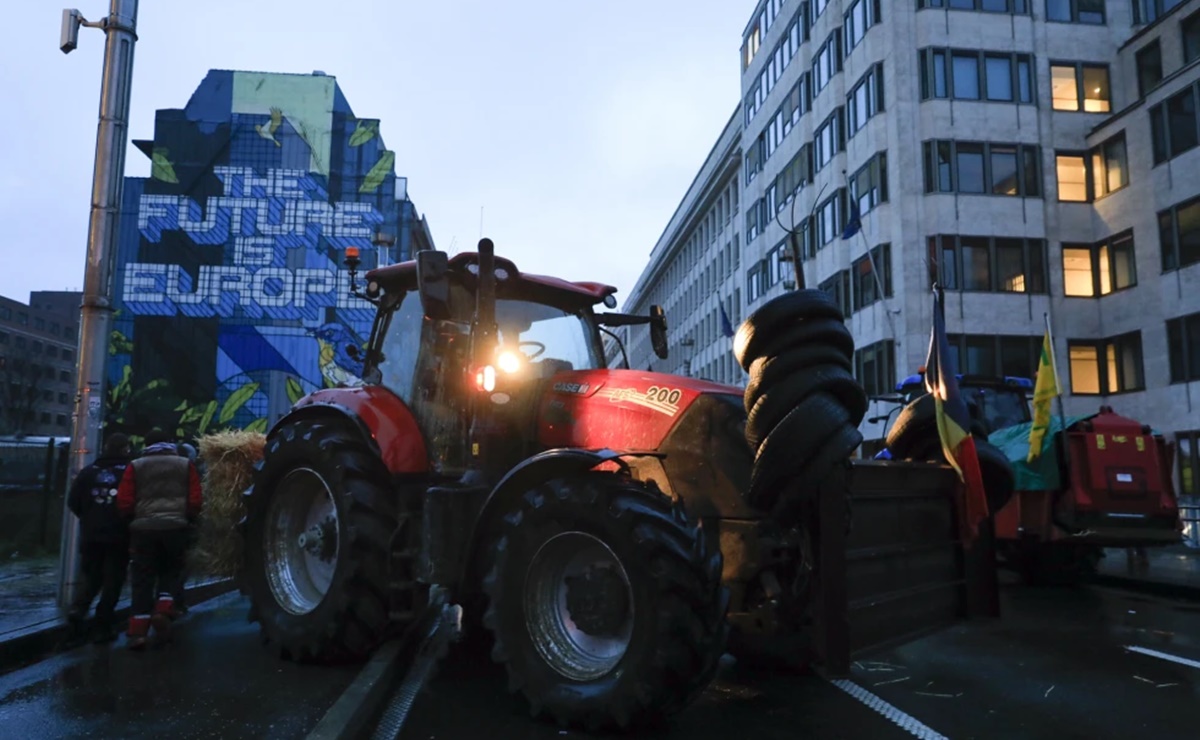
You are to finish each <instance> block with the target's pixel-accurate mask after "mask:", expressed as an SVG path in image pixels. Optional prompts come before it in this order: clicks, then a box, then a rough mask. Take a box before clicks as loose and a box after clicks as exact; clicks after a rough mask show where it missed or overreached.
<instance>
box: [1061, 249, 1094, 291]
mask: <svg viewBox="0 0 1200 740" xmlns="http://www.w3.org/2000/svg"><path fill="white" fill-rule="evenodd" d="M1095 282H1096V281H1095V279H1094V277H1093V275H1092V248H1091V246H1090V245H1076V246H1067V245H1065V244H1064V245H1063V288H1064V290H1063V292H1064V293H1065V294H1066V295H1068V296H1071V297H1075V298H1090V297H1092V296H1094V295H1095V294H1096V290H1095Z"/></svg>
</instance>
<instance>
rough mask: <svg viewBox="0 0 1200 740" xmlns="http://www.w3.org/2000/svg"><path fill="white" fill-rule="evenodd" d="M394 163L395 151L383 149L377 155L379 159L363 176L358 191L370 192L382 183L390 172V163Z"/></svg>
mask: <svg viewBox="0 0 1200 740" xmlns="http://www.w3.org/2000/svg"><path fill="white" fill-rule="evenodd" d="M395 163H396V153H395V152H392V151H386V150H385V151H384V152H382V153H381V154H380V155H379V161H378V162H376V163H375V166H374V167H372V168H371V171H370V172H368V173H367V176H366V177H364V178H363V181H362V185H361V186H359V188H358V192H360V193H372V192H374V191H375V190H377V189H378V188H379V186H380V185H382V184H383V181H384V180H386V179H387V177H388V175H390V174H392V165H394V164H395Z"/></svg>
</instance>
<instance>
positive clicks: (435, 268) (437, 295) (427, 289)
mask: <svg viewBox="0 0 1200 740" xmlns="http://www.w3.org/2000/svg"><path fill="white" fill-rule="evenodd" d="M449 269H450V259H449V257H448V256H447V255H446V253H445V252H439V251H437V250H433V249H422V250H421V251H419V252H417V293H418V294H419V295H420V296H421V309H422V310H423V311H424V312H425V315H426V316H428V317H429V318H430V319H432V320H434V321H441V320H444V319H448V318H450V283H449V281H447V280H446V273H447V272H448V271H449Z"/></svg>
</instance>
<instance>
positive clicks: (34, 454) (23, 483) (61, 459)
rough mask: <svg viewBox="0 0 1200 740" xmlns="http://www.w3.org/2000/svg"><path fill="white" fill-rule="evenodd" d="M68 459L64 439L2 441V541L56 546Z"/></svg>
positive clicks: (0, 454) (4, 542)
mask: <svg viewBox="0 0 1200 740" xmlns="http://www.w3.org/2000/svg"><path fill="white" fill-rule="evenodd" d="M69 460H70V449H69V446H68V445H67V444H66V443H65V442H62V441H58V440H49V441H46V442H21V441H3V442H0V543H2V544H4V545H6V546H13V547H15V548H19V549H22V550H23V549H25V548H27V547H29V546H37V547H38V548H41V549H43V550H44V549H45V548H51V547H55V546H57V543H58V538H59V530H60V529H61V526H62V510H63V497H64V496H65V494H66V490H67V476H68V475H69V470H68V464H69Z"/></svg>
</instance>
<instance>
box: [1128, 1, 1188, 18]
mask: <svg viewBox="0 0 1200 740" xmlns="http://www.w3.org/2000/svg"><path fill="white" fill-rule="evenodd" d="M1185 2H1187V0H1133V2H1132V5H1133V22H1134V23H1153V22H1154V21H1156V20H1158V19H1159V17H1161V16H1164V15H1166V14H1167V13H1169V12H1171V11H1172V10H1174V9H1175V6H1177V5H1183V4H1184V3H1185Z"/></svg>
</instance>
